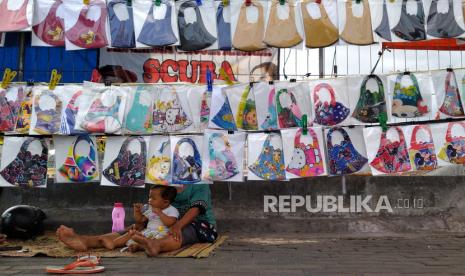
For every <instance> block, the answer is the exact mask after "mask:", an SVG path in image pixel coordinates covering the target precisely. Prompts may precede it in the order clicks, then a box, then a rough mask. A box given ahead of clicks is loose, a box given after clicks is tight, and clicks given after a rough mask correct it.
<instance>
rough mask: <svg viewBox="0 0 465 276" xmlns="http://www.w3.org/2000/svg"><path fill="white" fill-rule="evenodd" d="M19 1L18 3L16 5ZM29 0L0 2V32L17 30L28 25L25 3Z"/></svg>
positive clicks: (4, 0) (3, 0) (5, 0)
mask: <svg viewBox="0 0 465 276" xmlns="http://www.w3.org/2000/svg"><path fill="white" fill-rule="evenodd" d="M19 3H21V4H20V5H18V4H19ZM28 3H29V0H2V1H1V2H0V18H1V19H2V26H0V32H11V31H19V30H22V29H24V28H27V27H28V26H29V23H28V22H27V15H26V12H27V4H28Z"/></svg>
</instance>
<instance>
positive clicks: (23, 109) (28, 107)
mask: <svg viewBox="0 0 465 276" xmlns="http://www.w3.org/2000/svg"><path fill="white" fill-rule="evenodd" d="M31 116H32V89H31V88H30V87H27V88H26V95H25V97H24V99H23V101H22V102H21V104H20V106H19V110H18V118H17V121H16V129H15V132H17V133H18V134H27V133H29V128H30V125H31Z"/></svg>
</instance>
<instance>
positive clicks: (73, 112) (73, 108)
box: [62, 90, 85, 134]
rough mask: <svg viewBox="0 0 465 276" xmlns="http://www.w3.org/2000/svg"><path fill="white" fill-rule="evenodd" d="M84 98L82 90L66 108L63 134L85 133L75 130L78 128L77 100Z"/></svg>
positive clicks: (63, 119)
mask: <svg viewBox="0 0 465 276" xmlns="http://www.w3.org/2000/svg"><path fill="white" fill-rule="evenodd" d="M80 96H82V90H81V91H78V92H76V93H75V94H74V95H73V97H72V98H71V100H69V102H68V105H67V106H66V109H65V117H64V118H62V125H65V126H62V129H63V130H64V131H63V133H66V134H80V133H85V132H84V131H81V130H75V129H74V128H75V126H76V116H77V113H78V111H79V106H78V105H77V100H78V99H79V97H80Z"/></svg>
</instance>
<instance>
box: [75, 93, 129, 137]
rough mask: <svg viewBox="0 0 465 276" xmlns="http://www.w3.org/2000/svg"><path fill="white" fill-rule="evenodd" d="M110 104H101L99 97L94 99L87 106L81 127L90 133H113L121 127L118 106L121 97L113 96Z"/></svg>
mask: <svg viewBox="0 0 465 276" xmlns="http://www.w3.org/2000/svg"><path fill="white" fill-rule="evenodd" d="M113 97H114V101H113V104H112V105H109V106H106V105H104V104H103V102H102V99H101V97H99V98H97V99H96V100H94V102H93V103H92V105H91V106H90V108H89V111H88V112H87V114H86V116H85V117H84V121H83V122H82V123H81V127H82V128H84V129H85V130H87V131H89V132H91V133H115V132H117V131H119V130H120V129H121V121H120V119H119V108H120V105H121V97H120V96H113Z"/></svg>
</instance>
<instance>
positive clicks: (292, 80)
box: [289, 79, 297, 82]
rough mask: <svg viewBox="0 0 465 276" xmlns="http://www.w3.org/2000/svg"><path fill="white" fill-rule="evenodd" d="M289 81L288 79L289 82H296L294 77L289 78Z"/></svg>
mask: <svg viewBox="0 0 465 276" xmlns="http://www.w3.org/2000/svg"><path fill="white" fill-rule="evenodd" d="M289 81H290V82H297V80H296V79H290V80H289Z"/></svg>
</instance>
